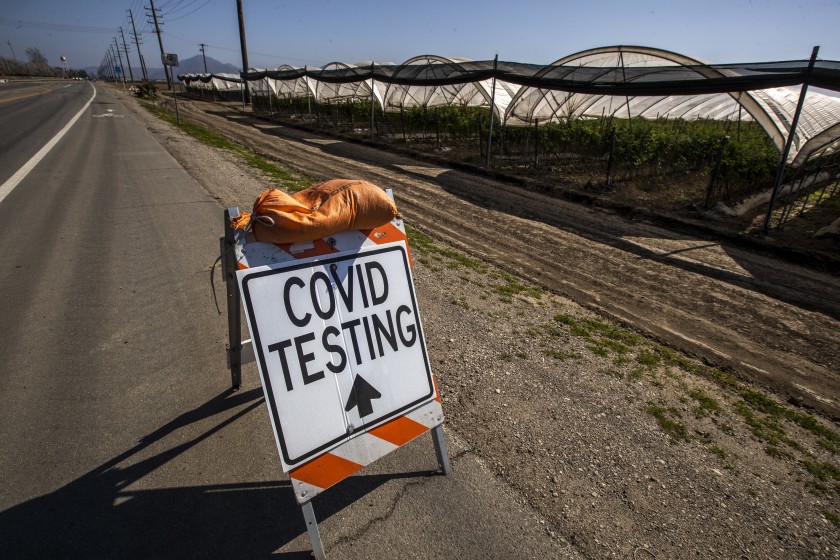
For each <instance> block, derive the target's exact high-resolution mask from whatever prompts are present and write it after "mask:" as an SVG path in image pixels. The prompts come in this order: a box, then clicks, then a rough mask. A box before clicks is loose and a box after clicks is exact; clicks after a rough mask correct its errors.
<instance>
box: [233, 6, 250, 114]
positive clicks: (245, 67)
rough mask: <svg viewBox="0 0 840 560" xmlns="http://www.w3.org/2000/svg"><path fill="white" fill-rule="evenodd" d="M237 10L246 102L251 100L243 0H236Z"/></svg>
mask: <svg viewBox="0 0 840 560" xmlns="http://www.w3.org/2000/svg"><path fill="white" fill-rule="evenodd" d="M236 11H237V13H238V15H239V46H240V48H241V49H242V90H243V91H242V96H243V97H242V99H243V101H244V102H245V103H250V102H251V96H250V95H249V94H248V82H246V81H245V73H246V72H247V71H248V69H249V68H250V67H249V66H248V46H247V45H246V44H245V18H244V17H243V16H242V0H236Z"/></svg>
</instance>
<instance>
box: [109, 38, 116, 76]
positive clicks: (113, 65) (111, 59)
mask: <svg viewBox="0 0 840 560" xmlns="http://www.w3.org/2000/svg"><path fill="white" fill-rule="evenodd" d="M113 50H114V47H111V46H110V45H109V46H108V61H109V63H110V65H111V76H113V78H114V81H115V82H116V81H117V61H116V60H114V52H113Z"/></svg>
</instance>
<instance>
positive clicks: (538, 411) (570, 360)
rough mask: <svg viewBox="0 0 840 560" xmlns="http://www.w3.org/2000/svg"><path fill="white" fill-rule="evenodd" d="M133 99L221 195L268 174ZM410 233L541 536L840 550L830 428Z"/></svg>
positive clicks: (453, 368) (446, 376) (452, 387)
mask: <svg viewBox="0 0 840 560" xmlns="http://www.w3.org/2000/svg"><path fill="white" fill-rule="evenodd" d="M126 104H127V106H129V107H131V108H133V109H134V111H135V113H136V115H137V116H138V118H140V119H141V120H143V121H144V122H145V123H146V124H147V126H148V128H149V129H150V130H151V131H152V132H153V133H154V134H155V136H156V137H157V138H158V140H159V141H160V142H161V143H162V144H163V145H164V146H166V148H167V149H168V150H169V151H170V153H172V155H173V156H174V157H175V158H176V159H177V160H178V161H179V162H181V164H182V165H183V166H184V167H185V168H186V169H187V170H188V171H189V172H190V173H191V174H192V175H194V176H195V177H196V179H197V180H198V182H199V183H200V184H202V185H203V186H204V187H205V188H206V189H207V191H208V192H209V193H210V194H211V195H213V196H215V197H216V198H217V199H218V200H219V201H220V202H221V203H222V204H223V205H226V206H227V205H238V206H240V207H242V208H249V207H250V206H251V204H252V203H253V200H254V198H255V197H256V196H257V194H259V193H260V192H261V191H262V190H264V188H265V187H266V184H267V179H266V178H265V177H261V176H259V174H258V173H256V172H254V171H253V170H252V169H251V168H250V167H248V166H247V165H245V164H244V163H243V162H242V161H240V160H238V158H237V157H234V156H232V155H230V154H228V153H227V152H224V151H220V150H216V149H211V148H209V147H207V146H205V145H203V144H201V143H198V142H197V141H195V140H193V139H191V138H189V137H187V136H185V135H183V134H182V133H180V131H178V130H176V129H174V128H173V127H171V126H169V125H168V124H166V123H163V122H161V121H159V120H157V119H155V118H154V117H151V116H150V115H148V114H147V113H146V112H145V111H144V110H142V109H140V108H139V106H137V105H136V104H135V103H133V102H132V101H131V100H128V99H126ZM220 218H221V216H220ZM409 225H411V224H409ZM411 243H412V251H413V254H414V256H415V266H414V275H415V284H416V289H417V296H418V301H419V305H420V309H421V312H422V317H423V323H424V328H425V331H426V337H427V343H428V347H429V354H430V358H431V360H432V364H433V369H434V371H435V372H436V376H437V380H438V383H439V386H440V391H441V394H442V396H443V403H444V410H445V412H446V415H447V422H448V427H449V429H451V430H454V431H455V432H457V434H458V436H459V437H460V438H461V439H463V440H464V441H466V442H467V443H468V444H469V446H470V447H471V450H472V451H473V452H474V453H476V454H477V455H479V456H480V457H481V458H482V459H484V460H485V461H486V463H487V464H488V465H490V467H491V469H492V471H493V472H494V474H495V476H496V477H498V479H500V480H501V481H503V482H504V483H505V484H507V485H509V486H510V487H511V488H512V489H514V491H515V492H517V493H518V494H519V495H520V496H521V499H522V501H523V503H526V504H528V505H530V506H532V507H535V508H537V509H538V510H539V511H540V512H541V513H542V514H543V515H544V516H545V518H546V519H548V520H550V521H548V522H547V525H546V538H556V539H563V540H565V541H568V542H570V543H572V544H573V545H574V546H575V547H576V548H577V549H578V550H579V551H580V552H581V553H583V554H584V555H585V556H586V557H588V558H611V557H616V558H688V557H710V558H802V559H811V558H826V559H828V558H838V557H840V461H838V457H837V452H838V450H839V449H840V430H838V427H837V426H836V425H835V424H833V423H831V422H830V421H828V420H826V419H824V418H820V417H815V416H811V415H809V414H807V413H806V412H805V411H804V410H802V409H799V408H794V407H792V406H791V405H789V404H787V403H785V402H782V401H781V400H779V399H777V398H776V397H775V396H774V395H772V394H768V393H766V392H764V391H762V390H761V389H758V388H756V387H754V386H751V385H749V384H748V383H747V382H746V381H744V380H743V379H736V378H735V377H733V376H731V375H729V374H727V373H726V372H723V371H720V370H717V369H715V368H713V367H710V366H707V365H705V364H704V363H702V362H699V361H697V360H693V359H690V358H688V357H686V356H684V355H682V354H680V353H679V352H676V351H674V350H671V349H669V348H667V347H665V346H663V345H661V344H659V343H658V342H657V341H655V340H651V339H648V338H646V337H645V336H643V335H642V334H640V333H638V332H636V331H634V330H633V327H632V325H621V324H617V323H615V322H612V321H610V320H607V319H605V318H603V317H600V316H598V315H597V314H595V313H594V312H593V311H591V310H590V309H588V308H586V307H583V306H581V305H578V304H577V303H575V302H574V301H571V300H570V299H567V298H564V297H562V296H560V295H557V294H555V293H552V292H550V291H548V290H545V289H543V288H541V287H539V286H536V285H534V284H531V283H529V282H527V281H524V280H521V279H519V278H517V277H515V276H513V275H511V274H509V273H507V272H504V271H502V270H501V269H500V268H498V267H497V266H496V265H495V264H494V263H492V262H487V261H484V260H481V259H479V258H476V257H473V256H470V255H466V254H464V253H462V252H460V251H459V250H457V249H455V248H453V247H451V246H448V245H447V244H446V243H445V242H444V241H443V240H441V239H434V238H432V237H429V236H427V235H425V234H423V233H421V232H420V231H417V230H415V231H414V232H413V233H412V236H411Z"/></svg>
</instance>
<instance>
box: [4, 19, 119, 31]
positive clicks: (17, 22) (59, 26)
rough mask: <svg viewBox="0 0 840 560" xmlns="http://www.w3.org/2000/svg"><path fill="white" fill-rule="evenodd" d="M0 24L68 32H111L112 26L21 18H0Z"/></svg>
mask: <svg viewBox="0 0 840 560" xmlns="http://www.w3.org/2000/svg"><path fill="white" fill-rule="evenodd" d="M0 25H8V26H13V27H17V28H18V29H20V28H25V29H40V30H42V31H65V32H68V33H113V32H114V29H115V28H114V27H93V26H90V25H72V24H69V23H49V22H46V21H28V20H22V19H10V18H0Z"/></svg>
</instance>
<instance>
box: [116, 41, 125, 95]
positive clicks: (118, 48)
mask: <svg viewBox="0 0 840 560" xmlns="http://www.w3.org/2000/svg"><path fill="white" fill-rule="evenodd" d="M114 47H116V53H117V57H118V58H119V61H120V74H121V75H122V82H123V88H125V70H124V69H123V62H122V54H120V45H119V43H117V38H116V37H114Z"/></svg>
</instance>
